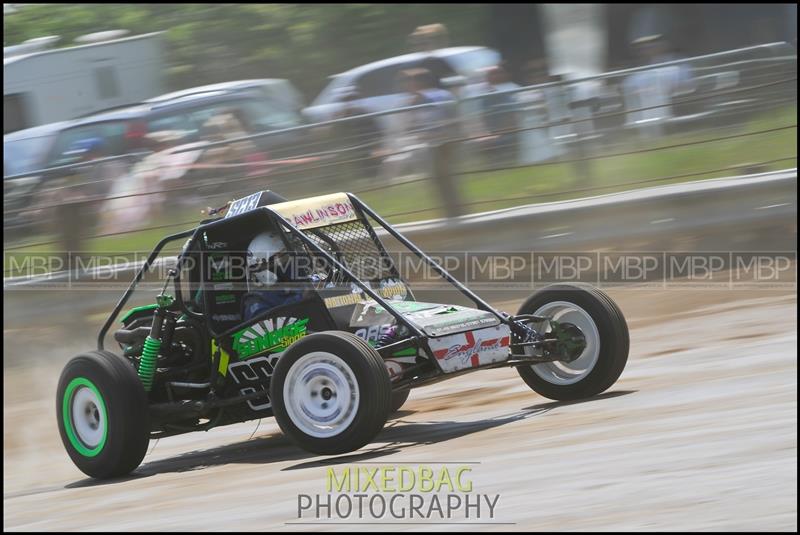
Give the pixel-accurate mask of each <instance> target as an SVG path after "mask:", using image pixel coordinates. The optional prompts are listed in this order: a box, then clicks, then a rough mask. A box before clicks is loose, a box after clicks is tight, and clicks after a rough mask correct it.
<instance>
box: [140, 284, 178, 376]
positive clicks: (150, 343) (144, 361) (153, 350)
mask: <svg viewBox="0 0 800 535" xmlns="http://www.w3.org/2000/svg"><path fill="white" fill-rule="evenodd" d="M172 301H173V298H172V297H171V296H169V295H166V294H164V293H163V290H162V293H161V295H159V296H158V297H156V303H157V304H158V308H156V311H155V314H154V315H153V325H152V327H150V334H148V335H147V338H145V340H144V348H143V349H142V356H141V357H140V358H139V369H138V370H137V373H138V375H139V380H141V381H142V385H144V389H145V391H146V392H150V389H151V388H152V387H153V378H154V377H155V375H156V367H157V365H158V353H159V351H160V350H161V327H162V325H163V324H164V317H165V316H166V315H167V311H166V309H167V307H168V306H169V305H171V304H172Z"/></svg>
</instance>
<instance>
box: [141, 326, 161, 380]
mask: <svg viewBox="0 0 800 535" xmlns="http://www.w3.org/2000/svg"><path fill="white" fill-rule="evenodd" d="M160 349H161V340H159V339H158V338H152V337H151V336H150V335H147V338H145V341H144V349H143V350H142V356H141V358H140V359H139V370H138V374H139V379H140V380H141V381H142V384H143V385H144V389H145V391H147V392H150V389H151V388H152V387H153V377H154V376H155V374H156V363H157V362H158V351H159V350H160Z"/></svg>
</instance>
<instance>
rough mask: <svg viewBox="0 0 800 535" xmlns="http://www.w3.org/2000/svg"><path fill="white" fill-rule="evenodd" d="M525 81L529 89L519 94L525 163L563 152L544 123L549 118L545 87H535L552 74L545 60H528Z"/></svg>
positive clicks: (522, 155)
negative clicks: (548, 71) (548, 70)
mask: <svg viewBox="0 0 800 535" xmlns="http://www.w3.org/2000/svg"><path fill="white" fill-rule="evenodd" d="M522 75H523V83H524V84H525V86H526V89H525V90H523V91H520V92H518V93H517V94H516V98H517V101H518V102H519V104H520V116H521V120H520V123H521V124H520V127H521V128H523V129H524V130H523V131H522V132H520V141H519V143H520V152H519V161H520V163H521V164H523V165H529V164H534V163H538V162H543V161H547V160H550V159H553V158H555V157H557V156H559V155H560V154H561V147H560V146H559V145H558V144H556V143H555V142H554V140H553V136H554V133H553V131H552V129H551V128H547V127H544V125H546V124H547V123H548V122H549V121H550V114H549V109H548V103H547V93H546V91H545V88H541V87H536V86H538V85H541V84H544V83H547V82H548V81H549V75H548V73H547V64H546V62H545V60H533V61H529V62H528V63H527V64H526V65H525V66H524V68H523V73H522Z"/></svg>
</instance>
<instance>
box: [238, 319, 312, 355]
mask: <svg viewBox="0 0 800 535" xmlns="http://www.w3.org/2000/svg"><path fill="white" fill-rule="evenodd" d="M281 320H285V321H289V322H291V318H290V319H286V318H275V319H274V320H273V319H270V320H265V321H260V322H258V323H256V324H255V325H251V326H250V327H246V328H244V329H242V330H241V331H239V332H237V333H234V335H233V349H234V351H236V353H237V354H238V355H239V358H240V359H245V358H247V357H252V356H253V355H258V354H259V353H265V352H269V353H277V352H279V351H283V350H285V349H286V348H287V347H289V346H290V345H291V344H292V342H294V341H295V340H299V339H300V338H302V337H303V336H305V335H306V324H307V323H308V318H305V319H302V320H297V321H294V322H291V323H282V324H280V325H276V324H277V323H280V322H281Z"/></svg>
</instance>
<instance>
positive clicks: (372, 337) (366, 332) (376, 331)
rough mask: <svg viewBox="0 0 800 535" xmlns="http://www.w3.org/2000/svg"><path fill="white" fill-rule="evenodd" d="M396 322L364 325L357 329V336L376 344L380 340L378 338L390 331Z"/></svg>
mask: <svg viewBox="0 0 800 535" xmlns="http://www.w3.org/2000/svg"><path fill="white" fill-rule="evenodd" d="M394 326H395V325H394V323H385V324H383V325H370V326H369V327H362V328H361V329H358V330H356V333H355V334H356V336H358V337H359V338H363V339H364V340H366V341H367V342H368V343H369V344H371V345H375V344H376V343H377V342H378V339H379V338H380V337H381V335H382V334H386V333H388V332H389V331H390V330H391V329H392V327H394Z"/></svg>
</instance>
